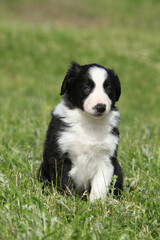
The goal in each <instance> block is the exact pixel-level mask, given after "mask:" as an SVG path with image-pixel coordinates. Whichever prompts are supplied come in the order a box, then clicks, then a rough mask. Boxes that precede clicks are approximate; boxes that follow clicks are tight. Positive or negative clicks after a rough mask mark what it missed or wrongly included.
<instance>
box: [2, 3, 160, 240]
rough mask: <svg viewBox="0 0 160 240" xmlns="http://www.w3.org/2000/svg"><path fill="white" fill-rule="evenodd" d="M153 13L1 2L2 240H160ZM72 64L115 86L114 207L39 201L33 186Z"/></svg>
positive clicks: (159, 91)
mask: <svg viewBox="0 0 160 240" xmlns="http://www.w3.org/2000/svg"><path fill="white" fill-rule="evenodd" d="M159 8H160V2H159V1H158V0H154V1H150V0H140V1H138V0H135V1H133V2H131V1H128V0H122V1H118V0H116V1H111V0H107V1H105V0H100V1H95V0H87V1H86V0H85V1H84V0H82V1H79V2H78V1H74V0H66V1H58V0H55V1H52V0H46V1H44V0H39V1H38V0H34V1H30V0H28V1H27V0H15V1H11V0H6V1H4V0H2V1H1V2H0V85H1V88H0V106H1V107H0V136H1V138H0V165H1V168H0V184H1V188H0V193H1V194H0V199H1V204H0V239H87V240H88V239H113V240H115V239H121V240H122V239H125V240H126V239H143V240H144V239H146V240H149V239H160V214H159V213H160V180H159V177H160V147H159V146H160V126H159V118H160V111H159V106H160V84H159V76H160V44H159V43H160V32H159V28H160V17H159ZM72 60H75V61H77V62H79V63H80V64H86V63H93V62H96V63H98V64H101V65H103V66H106V67H110V68H113V69H114V70H115V72H116V73H117V74H118V75H119V78H120V80H121V84H122V95H121V98H120V101H119V103H118V105H117V106H118V108H119V110H120V112H121V125H120V145H119V153H118V158H119V161H120V163H121V165H122V168H123V172H124V192H123V194H122V196H121V197H120V198H118V199H117V201H112V198H113V197H112V194H111V195H109V196H107V197H106V201H105V202H104V203H102V202H99V201H97V202H95V203H94V204H90V203H89V201H84V200H82V199H80V198H78V197H75V196H72V197H66V196H61V195H59V194H57V192H56V191H55V190H54V189H53V190H52V191H51V190H48V191H47V193H46V194H42V191H41V187H42V185H41V184H40V183H38V181H37V178H36V175H37V169H38V167H39V165H40V162H41V161H42V152H43V142H44V139H45V134H46V129H47V125H48V123H49V120H50V112H51V110H52V109H53V108H54V106H56V104H57V103H58V102H59V101H60V96H59V92H60V87H61V83H62V81H63V79H64V76H65V74H66V71H67V69H68V66H69V63H70V61H72ZM135 179H137V180H138V182H137V184H136V186H135V188H134V189H133V191H131V192H130V191H129V184H130V183H131V182H132V181H133V180H135Z"/></svg>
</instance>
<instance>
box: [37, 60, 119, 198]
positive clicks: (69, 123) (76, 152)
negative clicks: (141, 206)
mask: <svg viewBox="0 0 160 240" xmlns="http://www.w3.org/2000/svg"><path fill="white" fill-rule="evenodd" d="M120 94H121V87H120V81H119V78H118V76H117V75H116V74H115V73H114V71H113V70H111V69H107V68H104V67H102V66H100V65H98V64H89V65H79V64H77V63H75V62H73V63H72V65H71V67H70V69H69V70H68V72H67V74H66V76H65V79H64V81H63V84H62V87H61V95H63V98H62V101H61V102H60V103H59V104H58V105H57V106H56V107H55V109H54V110H53V112H52V119H51V122H50V124H49V127H48V131H47V136H46V141H45V144H44V153H43V162H42V164H41V166H40V169H39V171H38V178H39V180H40V181H44V182H52V183H53V185H54V186H57V187H58V188H59V189H63V190H65V189H69V191H71V192H72V191H73V190H74V191H75V192H77V193H79V194H82V193H83V192H84V191H85V190H88V191H89V193H90V195H89V198H90V201H91V202H93V201H94V200H96V199H104V198H105V197H106V194H107V192H108V191H109V185H110V184H111V183H112V177H113V176H114V175H116V176H117V180H116V183H115V186H114V187H115V191H114V193H115V194H117V193H118V192H119V191H118V190H122V184H123V175H122V170H121V167H120V165H119V163H118V161H117V149H118V142H119V131H118V124H119V121H120V114H119V111H118V110H117V108H116V107H115V103H116V102H117V101H118V100H119V97H120Z"/></svg>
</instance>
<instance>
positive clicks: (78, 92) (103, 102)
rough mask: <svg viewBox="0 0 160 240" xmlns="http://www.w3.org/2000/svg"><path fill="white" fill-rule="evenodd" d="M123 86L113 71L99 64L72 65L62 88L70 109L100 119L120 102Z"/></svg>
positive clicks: (62, 93)
mask: <svg viewBox="0 0 160 240" xmlns="http://www.w3.org/2000/svg"><path fill="white" fill-rule="evenodd" d="M120 94H121V86H120V81H119V78H118V76H117V75H116V74H115V73H114V71H113V70H111V69H106V68H104V67H102V66H100V65H98V64H89V65H82V66H81V65H79V64H77V63H75V62H73V63H72V64H71V67H70V68H69V70H68V72H67V74H66V76H65V78H64V81H63V83H62V87H61V95H64V101H65V103H66V105H67V106H68V107H70V108H76V107H77V108H80V109H81V110H83V111H85V112H86V113H88V114H90V115H92V116H95V117H99V116H104V115H106V114H107V113H108V112H109V111H110V110H111V107H113V106H114V105H115V102H116V101H118V100H119V97H120Z"/></svg>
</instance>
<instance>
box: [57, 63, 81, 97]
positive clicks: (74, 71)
mask: <svg viewBox="0 0 160 240" xmlns="http://www.w3.org/2000/svg"><path fill="white" fill-rule="evenodd" d="M80 68H81V66H80V65H79V64H78V63H76V62H71V66H70V68H69V69H68V72H67V74H66V76H65V78H64V81H63V83H62V86H61V93H60V95H63V94H64V93H65V92H66V91H67V89H68V87H69V85H70V84H71V83H72V82H73V80H74V79H75V77H76V76H77V75H78V73H79V72H80Z"/></svg>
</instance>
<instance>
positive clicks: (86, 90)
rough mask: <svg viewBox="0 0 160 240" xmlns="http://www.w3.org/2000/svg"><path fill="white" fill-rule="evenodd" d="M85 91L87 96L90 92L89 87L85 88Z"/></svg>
mask: <svg viewBox="0 0 160 240" xmlns="http://www.w3.org/2000/svg"><path fill="white" fill-rule="evenodd" d="M83 91H84V92H85V93H86V94H87V93H89V92H90V88H89V87H88V86H85V87H83Z"/></svg>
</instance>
